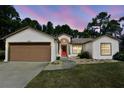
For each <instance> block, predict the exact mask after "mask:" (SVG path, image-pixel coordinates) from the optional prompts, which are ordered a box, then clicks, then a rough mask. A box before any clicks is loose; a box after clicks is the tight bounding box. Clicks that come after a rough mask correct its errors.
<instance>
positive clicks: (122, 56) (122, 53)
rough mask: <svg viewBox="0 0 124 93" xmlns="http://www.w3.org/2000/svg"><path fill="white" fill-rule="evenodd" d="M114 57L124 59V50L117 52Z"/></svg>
mask: <svg viewBox="0 0 124 93" xmlns="http://www.w3.org/2000/svg"><path fill="white" fill-rule="evenodd" d="M113 59H115V60H120V61H124V52H117V53H116V54H115V55H113Z"/></svg>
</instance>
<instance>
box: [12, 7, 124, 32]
mask: <svg viewBox="0 0 124 93" xmlns="http://www.w3.org/2000/svg"><path fill="white" fill-rule="evenodd" d="M14 7H15V8H16V10H17V11H18V12H19V14H20V17H21V18H22V19H24V18H26V17H29V18H31V19H35V20H37V21H38V22H39V23H40V24H41V25H42V24H46V23H47V22H48V21H51V22H52V23H53V24H54V26H56V25H58V24H59V25H63V24H68V25H69V26H70V27H71V28H73V29H77V30H79V31H83V29H84V28H86V26H87V24H88V22H90V21H91V20H92V18H94V17H95V16H96V15H97V14H98V13H100V12H108V13H109V14H111V18H112V19H119V18H120V17H122V16H124V6H119V5H118V6H114V5H112V6H106V5H105V6H103V5H81V6H79V5H75V6H73V5H68V6H65V5H63V6H61V5H58V6H55V5H47V6H46V5H23V6H21V5H20V6H19V5H16V6H14Z"/></svg>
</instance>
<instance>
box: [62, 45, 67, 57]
mask: <svg viewBox="0 0 124 93" xmlns="http://www.w3.org/2000/svg"><path fill="white" fill-rule="evenodd" d="M61 56H62V57H67V46H66V45H62V46H61Z"/></svg>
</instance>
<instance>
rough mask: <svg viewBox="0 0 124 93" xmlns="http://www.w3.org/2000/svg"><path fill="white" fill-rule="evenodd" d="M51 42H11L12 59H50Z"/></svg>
mask: <svg viewBox="0 0 124 93" xmlns="http://www.w3.org/2000/svg"><path fill="white" fill-rule="evenodd" d="M50 60H51V47H50V43H34V44H33V43H27V44H26V43H22V44H21V43H17V44H10V61H50Z"/></svg>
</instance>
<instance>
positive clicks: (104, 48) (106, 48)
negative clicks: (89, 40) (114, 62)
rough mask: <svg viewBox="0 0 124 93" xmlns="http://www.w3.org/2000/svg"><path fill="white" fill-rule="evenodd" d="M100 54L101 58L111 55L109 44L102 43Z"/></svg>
mask: <svg viewBox="0 0 124 93" xmlns="http://www.w3.org/2000/svg"><path fill="white" fill-rule="evenodd" d="M100 52H101V55H102V56H109V55H111V43H102V44H101V46H100Z"/></svg>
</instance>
